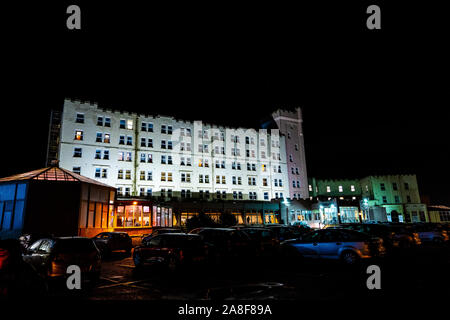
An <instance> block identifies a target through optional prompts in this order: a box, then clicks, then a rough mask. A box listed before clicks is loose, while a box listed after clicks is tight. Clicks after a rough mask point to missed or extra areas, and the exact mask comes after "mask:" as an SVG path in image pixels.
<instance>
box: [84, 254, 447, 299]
mask: <svg viewBox="0 0 450 320" xmlns="http://www.w3.org/2000/svg"><path fill="white" fill-rule="evenodd" d="M368 263H369V262H367V263H364V264H363V265H360V266H358V267H354V268H349V267H346V266H343V265H342V264H340V263H339V262H329V261H305V262H304V263H302V264H301V265H289V264H285V263H281V262H280V261H274V260H271V259H267V258H266V259H264V260H261V261H254V263H250V264H245V265H239V264H237V265H223V266H220V267H216V268H215V269H197V270H179V271H177V272H175V273H171V272H170V271H167V270H164V269H158V268H148V269H145V270H143V271H141V272H136V271H135V268H134V264H133V261H132V259H131V257H126V256H124V255H123V254H120V253H118V254H116V255H114V256H113V257H111V258H110V259H109V260H108V261H104V262H103V263H102V276H101V279H100V281H99V283H98V285H97V286H96V287H95V288H94V289H92V290H89V291H86V292H85V293H84V294H83V295H82V297H83V298H86V299H94V300H111V299H114V300H116V299H117V300H135V299H143V300H165V299H167V300H199V299H205V300H234V299H236V300H239V299H244V300H247V299H249V300H298V299H306V300H311V299H314V300H336V299H349V298H352V297H353V298H361V297H365V296H367V297H373V296H379V297H386V298H393V299H395V297H402V298H405V297H406V296H411V297H413V298H418V297H421V296H422V295H427V296H428V297H429V296H430V295H433V294H440V293H441V292H442V290H443V289H444V288H448V285H449V284H450V281H449V278H450V276H449V274H448V270H449V267H450V250H449V248H448V247H432V246H429V247H424V248H420V249H417V250H411V251H408V252H399V253H398V255H396V256H390V257H386V258H385V259H383V260H380V261H373V263H377V264H378V265H379V266H380V268H381V285H382V289H381V290H368V289H367V287H366V279H367V277H368V275H367V274H366V267H367V265H368Z"/></svg>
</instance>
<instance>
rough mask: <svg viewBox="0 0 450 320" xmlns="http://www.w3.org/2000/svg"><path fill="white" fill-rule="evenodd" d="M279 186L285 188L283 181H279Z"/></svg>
mask: <svg viewBox="0 0 450 320" xmlns="http://www.w3.org/2000/svg"><path fill="white" fill-rule="evenodd" d="M278 185H279V186H280V187H282V186H283V180H281V179H280V180H278Z"/></svg>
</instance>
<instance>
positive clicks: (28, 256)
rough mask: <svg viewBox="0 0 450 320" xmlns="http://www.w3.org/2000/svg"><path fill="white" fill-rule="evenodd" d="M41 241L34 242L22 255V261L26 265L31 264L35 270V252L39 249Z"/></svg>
mask: <svg viewBox="0 0 450 320" xmlns="http://www.w3.org/2000/svg"><path fill="white" fill-rule="evenodd" d="M41 242H42V239H41V240H38V241H36V242H34V243H33V244H32V245H31V246H30V247H29V248H28V249H27V251H26V253H25V254H24V255H23V261H25V262H26V263H29V264H31V265H32V266H33V267H34V268H36V265H35V264H36V261H37V260H38V259H37V251H38V249H39V246H40V245H41Z"/></svg>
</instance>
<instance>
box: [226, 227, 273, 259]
mask: <svg viewBox="0 0 450 320" xmlns="http://www.w3.org/2000/svg"><path fill="white" fill-rule="evenodd" d="M235 229H238V230H241V231H243V232H245V233H246V234H247V235H249V236H250V239H251V240H252V241H253V245H254V247H255V248H256V252H257V254H258V255H266V254H269V255H273V254H276V253H278V249H279V246H280V241H278V239H277V237H276V235H275V233H274V232H273V231H272V230H270V229H269V228H258V227H236V228H235Z"/></svg>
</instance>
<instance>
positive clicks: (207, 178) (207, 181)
mask: <svg viewBox="0 0 450 320" xmlns="http://www.w3.org/2000/svg"><path fill="white" fill-rule="evenodd" d="M205 183H209V175H207V174H206V175H205Z"/></svg>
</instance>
